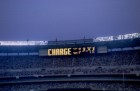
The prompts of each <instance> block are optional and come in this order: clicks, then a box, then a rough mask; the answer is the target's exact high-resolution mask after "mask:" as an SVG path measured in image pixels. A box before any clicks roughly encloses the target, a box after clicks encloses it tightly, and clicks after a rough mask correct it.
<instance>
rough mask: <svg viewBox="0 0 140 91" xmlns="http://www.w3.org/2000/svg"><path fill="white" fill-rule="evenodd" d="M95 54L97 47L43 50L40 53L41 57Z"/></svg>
mask: <svg viewBox="0 0 140 91" xmlns="http://www.w3.org/2000/svg"><path fill="white" fill-rule="evenodd" d="M94 53H95V47H74V48H52V49H42V50H40V51H39V55H40V56H67V55H81V54H94Z"/></svg>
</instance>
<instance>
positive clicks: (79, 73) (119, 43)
mask: <svg viewBox="0 0 140 91" xmlns="http://www.w3.org/2000/svg"><path fill="white" fill-rule="evenodd" d="M0 44H1V45H0V91H72V90H79V91H85V90H88V91H90V90H103V91H105V90H113V91H114V90H117V91H118V90H124V91H140V85H139V84H140V76H139V75H140V37H139V34H137V33H134V34H131V35H130V34H127V36H126V35H119V36H116V37H113V36H112V37H111V36H110V37H99V38H95V39H81V40H64V41H58V40H56V41H48V42H47V41H18V42H14V41H0ZM22 44H23V45H22Z"/></svg>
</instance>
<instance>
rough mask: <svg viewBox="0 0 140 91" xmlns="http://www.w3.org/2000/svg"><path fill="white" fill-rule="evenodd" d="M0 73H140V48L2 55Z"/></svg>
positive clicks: (14, 74) (3, 74) (4, 74)
mask: <svg viewBox="0 0 140 91" xmlns="http://www.w3.org/2000/svg"><path fill="white" fill-rule="evenodd" d="M0 62H1V63H0V76H1V77H4V76H30V75H64V74H65V75H67V74H71V75H78V74H82V75H86V74H113V73H118V74H119V73H139V72H140V67H139V65H140V51H139V50H135V51H121V52H110V53H107V54H98V55H90V56H78V57H76V56H65V57H40V56H0Z"/></svg>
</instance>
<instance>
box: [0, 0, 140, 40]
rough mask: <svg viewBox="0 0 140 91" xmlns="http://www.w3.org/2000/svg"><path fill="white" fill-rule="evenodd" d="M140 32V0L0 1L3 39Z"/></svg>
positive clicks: (40, 38) (67, 38)
mask: <svg viewBox="0 0 140 91" xmlns="http://www.w3.org/2000/svg"><path fill="white" fill-rule="evenodd" d="M135 32H138V33H140V0H0V40H27V39H29V40H55V39H56V38H57V39H58V40H72V39H82V38H83V37H84V36H85V38H95V37H103V36H110V35H120V34H127V33H135Z"/></svg>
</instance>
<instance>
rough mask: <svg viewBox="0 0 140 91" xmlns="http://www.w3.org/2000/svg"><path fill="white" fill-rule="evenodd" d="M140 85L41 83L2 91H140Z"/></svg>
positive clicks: (14, 86)
mask: <svg viewBox="0 0 140 91" xmlns="http://www.w3.org/2000/svg"><path fill="white" fill-rule="evenodd" d="M139 87H140V85H139V84H135V83H122V82H41V83H26V84H25V83H22V84H11V85H10V86H9V85H3V86H0V91H43V90H44V91H47V90H48V89H72V88H74V89H76V88H81V89H82V88H89V89H91V90H103V91H105V90H106V91H108V90H113V91H114V90H116V91H119V90H120V91H122V90H123V91H140V88H139Z"/></svg>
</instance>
